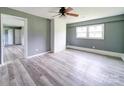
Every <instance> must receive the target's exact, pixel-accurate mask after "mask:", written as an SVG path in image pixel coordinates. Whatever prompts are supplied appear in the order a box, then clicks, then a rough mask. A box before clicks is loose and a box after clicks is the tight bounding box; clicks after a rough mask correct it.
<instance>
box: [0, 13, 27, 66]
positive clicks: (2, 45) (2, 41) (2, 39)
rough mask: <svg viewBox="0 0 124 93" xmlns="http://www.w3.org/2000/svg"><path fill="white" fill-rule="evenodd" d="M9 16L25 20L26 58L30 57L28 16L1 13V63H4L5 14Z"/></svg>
mask: <svg viewBox="0 0 124 93" xmlns="http://www.w3.org/2000/svg"><path fill="white" fill-rule="evenodd" d="M5 15H6V16H9V17H11V18H14V19H19V20H23V21H24V58H28V21H27V18H22V17H18V16H13V15H8V14H1V64H0V65H4V64H5V63H4V56H3V55H4V52H3V49H4V36H3V35H4V31H3V26H4V23H3V16H5Z"/></svg>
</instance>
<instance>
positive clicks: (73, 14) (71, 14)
mask: <svg viewBox="0 0 124 93" xmlns="http://www.w3.org/2000/svg"><path fill="white" fill-rule="evenodd" d="M66 14H67V15H70V16H74V17H78V16H79V14H75V13H66Z"/></svg>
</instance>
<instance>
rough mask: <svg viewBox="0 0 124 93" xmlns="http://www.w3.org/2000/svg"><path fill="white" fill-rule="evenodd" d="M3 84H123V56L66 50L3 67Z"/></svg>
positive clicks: (0, 83) (16, 60)
mask: <svg viewBox="0 0 124 93" xmlns="http://www.w3.org/2000/svg"><path fill="white" fill-rule="evenodd" d="M0 76H1V77H0V85H1V86H2V85H8V86H13V85H14V86H34V85H37V86H91V85H93V86H123V85H124V62H123V61H122V60H121V59H118V58H113V57H108V56H103V55H98V54H93V53H87V52H83V51H77V50H71V49H66V50H65V51H62V52H59V53H48V54H45V55H42V56H38V57H33V58H31V59H24V58H18V59H15V60H14V61H13V62H11V63H10V64H7V65H4V66H1V67H0Z"/></svg>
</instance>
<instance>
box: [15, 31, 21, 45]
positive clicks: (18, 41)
mask: <svg viewBox="0 0 124 93" xmlns="http://www.w3.org/2000/svg"><path fill="white" fill-rule="evenodd" d="M15 44H22V42H21V29H15Z"/></svg>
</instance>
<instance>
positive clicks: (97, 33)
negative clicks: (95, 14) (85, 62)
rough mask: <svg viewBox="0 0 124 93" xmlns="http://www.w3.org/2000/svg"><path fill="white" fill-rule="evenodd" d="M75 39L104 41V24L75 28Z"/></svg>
mask: <svg viewBox="0 0 124 93" xmlns="http://www.w3.org/2000/svg"><path fill="white" fill-rule="evenodd" d="M76 37H77V38H88V39H104V24H98V25H90V26H82V27H77V28H76Z"/></svg>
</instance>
